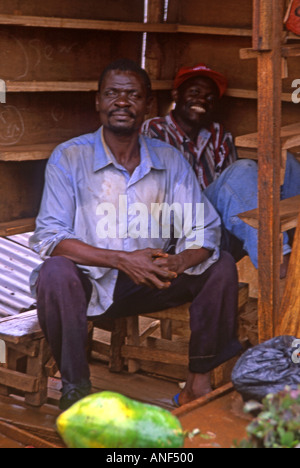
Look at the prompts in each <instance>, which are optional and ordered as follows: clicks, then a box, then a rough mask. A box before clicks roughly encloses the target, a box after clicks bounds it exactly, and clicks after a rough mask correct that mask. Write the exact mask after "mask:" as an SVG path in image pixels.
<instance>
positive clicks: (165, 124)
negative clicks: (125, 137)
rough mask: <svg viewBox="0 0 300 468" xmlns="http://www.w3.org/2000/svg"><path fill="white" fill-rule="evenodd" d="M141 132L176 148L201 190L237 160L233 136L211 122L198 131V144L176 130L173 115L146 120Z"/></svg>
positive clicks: (179, 130) (179, 129)
mask: <svg viewBox="0 0 300 468" xmlns="http://www.w3.org/2000/svg"><path fill="white" fill-rule="evenodd" d="M142 132H143V133H144V134H145V135H146V136H148V137H150V138H157V139H159V140H162V141H165V142H166V143H169V144H170V145H172V146H174V147H175V148H177V149H178V150H179V151H180V152H181V153H182V154H183V155H184V156H185V158H186V159H187V160H188V161H189V163H190V164H191V166H192V167H193V169H194V171H195V173H196V176H197V179H198V182H199V184H200V186H201V188H202V189H203V190H205V189H206V188H207V187H208V186H209V185H210V184H211V183H212V182H213V181H214V180H216V179H217V178H218V177H219V175H220V174H221V173H222V172H223V171H224V170H225V169H226V168H227V167H228V166H230V165H231V164H233V163H234V162H235V161H236V160H237V153H236V149H235V146H234V143H233V137H232V135H231V133H228V132H225V130H224V128H223V126H222V125H221V124H219V123H215V122H214V123H212V124H211V126H210V129H209V130H208V129H206V128H203V129H201V130H200V132H199V135H198V139H197V144H195V143H194V142H193V141H192V140H190V138H189V137H188V136H187V135H186V134H185V133H184V132H183V130H182V129H181V128H180V127H179V125H178V124H177V122H176V121H175V119H174V117H173V114H172V112H171V113H170V114H169V115H167V116H166V117H156V118H154V119H150V120H147V121H146V122H145V123H144V124H143V127H142Z"/></svg>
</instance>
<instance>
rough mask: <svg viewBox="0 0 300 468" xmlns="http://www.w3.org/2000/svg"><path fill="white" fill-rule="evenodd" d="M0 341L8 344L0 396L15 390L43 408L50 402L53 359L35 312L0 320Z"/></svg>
mask: <svg viewBox="0 0 300 468" xmlns="http://www.w3.org/2000/svg"><path fill="white" fill-rule="evenodd" d="M0 340H3V341H4V342H5V345H6V359H5V360H6V364H5V367H0V394H2V395H8V394H9V393H10V392H11V390H12V389H14V390H18V391H21V392H23V393H24V394H25V402H26V403H28V404H30V405H32V406H40V405H42V404H43V403H45V401H46V399H47V381H48V375H47V372H46V368H47V366H46V365H47V363H48V361H49V359H50V358H51V353H50V351H49V347H48V345H47V343H46V340H45V338H44V335H43V333H42V331H41V329H40V326H39V323H38V319H37V314H36V311H30V312H25V313H23V314H19V315H16V316H12V317H7V318H4V319H1V320H0Z"/></svg>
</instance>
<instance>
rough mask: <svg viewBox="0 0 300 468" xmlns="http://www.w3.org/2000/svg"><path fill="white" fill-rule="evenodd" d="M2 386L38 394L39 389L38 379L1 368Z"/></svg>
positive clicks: (0, 379) (0, 382)
mask: <svg viewBox="0 0 300 468" xmlns="http://www.w3.org/2000/svg"><path fill="white" fill-rule="evenodd" d="M0 385H5V386H7V387H12V388H15V389H17V390H22V391H23V392H30V393H32V392H37V391H38V389H39V385H38V379H37V378H35V377H33V376H31V375H27V374H23V373H21V372H17V371H13V370H10V369H5V368H3V367H0Z"/></svg>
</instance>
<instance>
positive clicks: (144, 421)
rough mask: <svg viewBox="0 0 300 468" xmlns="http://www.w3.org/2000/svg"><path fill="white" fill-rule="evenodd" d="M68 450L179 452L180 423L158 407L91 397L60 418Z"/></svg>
mask: <svg viewBox="0 0 300 468" xmlns="http://www.w3.org/2000/svg"><path fill="white" fill-rule="evenodd" d="M56 423H57V430H58V433H59V434H60V436H61V437H62V439H63V440H64V442H65V444H66V445H67V447H69V448H180V447H183V444H184V438H185V434H184V432H183V430H182V427H181V424H180V421H179V420H178V419H177V418H176V417H175V416H173V415H172V414H171V413H170V412H169V411H167V410H165V409H163V408H160V407H158V406H154V405H150V404H144V403H140V402H138V401H136V400H132V399H130V398H128V397H126V396H124V395H121V394H119V393H115V392H108V391H106V392H101V393H95V394H92V395H89V396H87V397H85V398H83V399H82V400H80V401H78V402H77V403H75V404H74V405H73V406H71V408H69V409H68V410H66V411H65V412H63V413H62V414H60V416H58V418H57V421H56Z"/></svg>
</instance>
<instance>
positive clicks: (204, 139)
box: [166, 111, 212, 151]
mask: <svg viewBox="0 0 300 468" xmlns="http://www.w3.org/2000/svg"><path fill="white" fill-rule="evenodd" d="M166 119H167V121H168V125H170V127H172V128H173V130H175V131H176V133H177V134H179V135H180V137H181V138H182V141H188V142H190V143H192V144H193V145H194V146H196V147H197V148H198V149H201V151H203V149H204V147H205V146H206V145H207V143H208V141H209V139H210V137H211V135H212V132H211V131H210V130H208V129H207V128H201V130H200V131H199V134H198V139H197V145H195V143H194V142H193V141H192V140H191V139H190V137H189V136H188V135H187V134H186V133H185V132H184V131H183V130H182V128H181V127H180V126H179V125H178V123H177V122H176V120H175V118H174V114H173V111H171V112H170V113H169V115H167V117H166Z"/></svg>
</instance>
